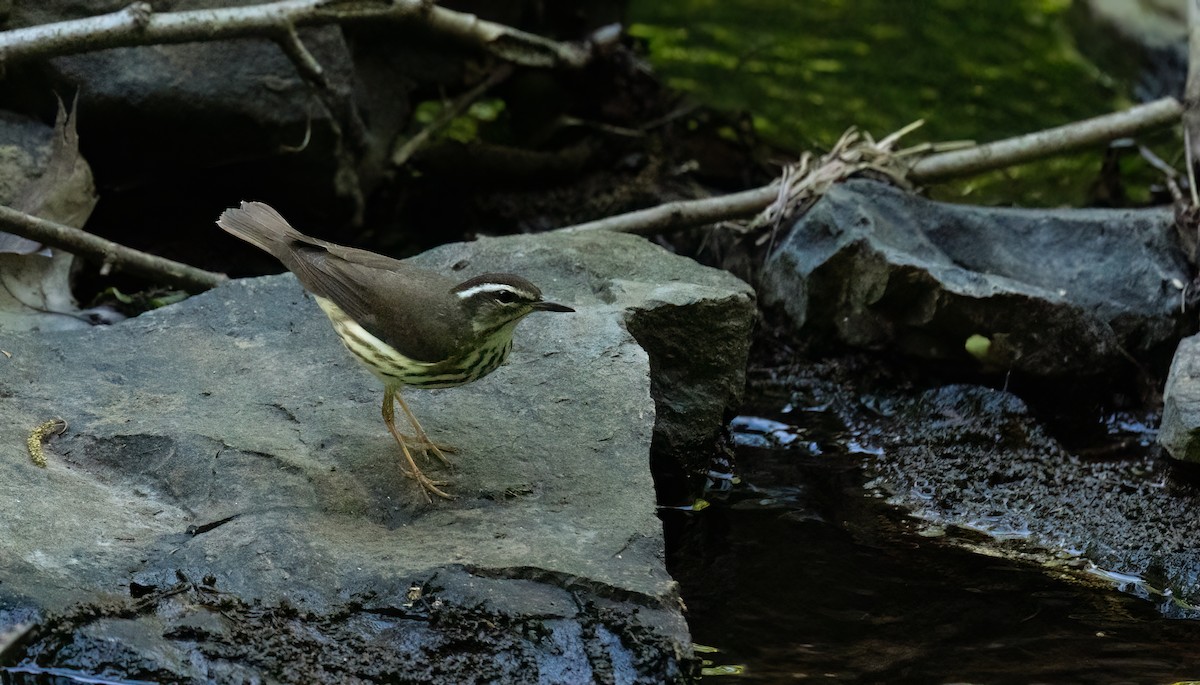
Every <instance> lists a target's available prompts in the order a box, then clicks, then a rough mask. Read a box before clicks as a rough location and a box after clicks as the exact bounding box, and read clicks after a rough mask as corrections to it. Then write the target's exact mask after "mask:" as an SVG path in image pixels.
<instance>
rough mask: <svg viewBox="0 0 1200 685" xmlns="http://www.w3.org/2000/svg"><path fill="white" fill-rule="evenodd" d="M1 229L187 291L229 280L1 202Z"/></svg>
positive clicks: (214, 285) (201, 288)
mask: <svg viewBox="0 0 1200 685" xmlns="http://www.w3.org/2000/svg"><path fill="white" fill-rule="evenodd" d="M0 231H7V232H9V233H15V234H16V235H19V236H21V237H23V238H28V239H30V240H36V241H37V242H39V243H43V244H45V245H49V246H50V247H55V248H58V249H61V250H66V251H67V252H72V253H74V254H77V255H80V256H83V257H88V258H90V259H93V260H95V261H97V262H100V263H102V264H104V265H106V266H108V265H111V267H112V268H115V269H119V270H122V271H128V272H129V273H133V274H137V275H140V276H143V277H145V278H149V279H152V280H155V281H158V282H161V283H166V284H168V285H173V286H177V287H181V288H185V289H188V290H208V289H209V288H214V287H216V286H217V285H219V284H221V283H222V282H224V281H226V280H228V279H227V278H226V277H225V276H224V275H223V274H218V273H213V272H211V271H205V270H203V269H197V268H195V267H192V266H188V265H187V264H180V263H179V262H174V261H171V260H170V259H164V258H162V257H156V256H154V255H152V254H147V253H145V252H140V251H138V250H134V249H131V248H128V247H125V246H123V245H118V244H117V243H114V242H112V241H111V240H105V239H104V238H101V237H99V236H95V235H92V234H91V233H87V232H84V231H81V230H79V229H77V228H72V227H70V226H64V225H63V224H60V223H56V222H54V221H49V220H46V219H41V218H38V217H36V216H32V215H30V214H26V213H24V212H19V211H17V210H15V209H13V208H11V207H6V206H4V205H0Z"/></svg>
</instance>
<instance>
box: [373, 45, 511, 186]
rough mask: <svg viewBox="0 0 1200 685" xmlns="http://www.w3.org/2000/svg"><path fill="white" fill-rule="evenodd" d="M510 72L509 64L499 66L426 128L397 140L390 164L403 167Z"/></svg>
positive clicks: (509, 74)
mask: <svg viewBox="0 0 1200 685" xmlns="http://www.w3.org/2000/svg"><path fill="white" fill-rule="evenodd" d="M512 72H513V70H512V65H511V64H502V65H500V67H498V68H497V69H495V70H493V71H492V73H491V74H489V75H488V77H487V78H485V79H483V80H482V81H480V82H479V83H477V84H475V86H474V87H473V88H471V90H468V91H467V92H465V93H463V94H462V95H461V96H459V97H458V99H456V100H455V101H454V102H452V103H450V105H449V106H448V107H446V108H445V109H443V110H442V111H441V113H440V114H438V116H437V117H436V118H434V120H433V121H431V122H429V125H428V126H426V127H425V128H423V129H421V130H420V131H417V133H416V135H414V136H413V137H411V138H408V139H405V140H403V142H401V141H400V140H397V141H396V146H395V150H393V151H392V164H394V165H395V166H404V165H405V163H407V162H408V160H409V159H410V158H411V157H412V156H413V154H415V153H416V151H417V150H419V149H421V146H422V145H424V144H425V143H426V142H427V141H428V140H429V138H430V137H432V136H433V134H435V133H437V132H438V131H440V130H442V129H443V128H445V127H446V125H447V124H449V123H450V122H451V121H453V120H454V117H456V116H458V115H459V114H462V112H463V110H465V109H466V108H467V107H470V106H471V103H473V102H475V101H476V100H478V99H479V97H480V96H481V95H483V94H484V93H486V92H487V91H488V90H490V89H491V88H492V86H495V85H496V84H497V83H500V82H501V81H503V80H504V79H506V78H508V77H509V76H511V75H512Z"/></svg>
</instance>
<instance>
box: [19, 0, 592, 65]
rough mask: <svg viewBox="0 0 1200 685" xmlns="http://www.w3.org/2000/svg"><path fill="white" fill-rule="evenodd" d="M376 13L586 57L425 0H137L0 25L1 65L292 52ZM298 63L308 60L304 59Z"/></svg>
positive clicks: (524, 48)
mask: <svg viewBox="0 0 1200 685" xmlns="http://www.w3.org/2000/svg"><path fill="white" fill-rule="evenodd" d="M381 20H389V21H405V20H410V21H419V22H421V23H423V24H424V25H426V26H428V27H429V28H430V29H432V30H434V31H437V32H440V33H442V34H445V35H449V36H452V37H454V38H457V39H459V40H462V41H465V42H467V43H469V44H472V45H476V46H478V47H480V48H482V49H485V50H488V51H490V52H492V53H493V54H496V55H498V56H500V57H502V58H503V59H506V60H508V61H511V62H514V63H517V64H522V65H526V66H538V67H547V66H558V67H571V68H574V67H581V66H583V65H584V64H586V63H587V62H588V60H589V59H590V58H591V49H590V47H589V46H588V45H583V44H576V43H562V42H558V41H552V40H549V39H546V38H543V37H541V36H537V35H534V34H532V33H526V32H524V31H520V30H518V29H514V28H512V27H509V26H505V25H503V24H497V23H495V22H491V21H486V20H483V19H480V18H478V17H476V16H475V15H473V14H466V13H464V12H455V11H453V10H448V9H445V8H443V7H438V6H437V5H434V4H433V3H430V2H426V1H425V0H378V1H376V2H366V1H364V0H279V1H278V2H271V3H265V4H261V5H248V6H246V7H223V8H217V9H205V10H188V11H182V12H154V11H153V10H152V8H151V7H150V5H149V3H145V2H138V3H134V4H133V5H130V6H129V7H127V8H125V9H123V10H120V11H119V12H113V13H111V14H104V15H99V16H95V17H87V18H84V19H74V20H70V21H61V22H57V23H53V24H44V25H41V26H30V27H27V28H20V29H13V30H11V31H4V32H0V64H4V63H8V62H12V61H16V60H22V59H31V58H35V57H53V56H57V55H69V54H77V53H81V52H89V51H92V50H104V49H108V48H118V47H131V46H137V45H161V44H169V43H192V42H199V41H209V40H218V39H226V38H244V37H252V36H262V37H268V38H272V39H274V40H277V41H279V42H280V43H281V44H282V45H284V49H286V50H288V51H289V55H292V56H293V58H294V59H295V58H296V55H302V54H303V53H306V52H307V51H303V48H302V47H301V48H300V50H301V51H303V52H301V51H296V46H297V44H298V43H297V41H294V40H292V39H291V37H292V36H294V34H295V29H296V28H297V27H301V26H314V25H321V24H334V23H353V22H374V21H381ZM293 51H296V53H295V55H293ZM310 57H311V56H310ZM301 63H308V66H309V67H312V66H314V65H315V62H309V61H308V60H304V59H303V58H301ZM302 68H303V67H302ZM317 69H318V71H319V67H317ZM306 75H310V76H311V72H310V73H308V74H306Z"/></svg>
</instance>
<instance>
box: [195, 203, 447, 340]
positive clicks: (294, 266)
mask: <svg viewBox="0 0 1200 685" xmlns="http://www.w3.org/2000/svg"><path fill="white" fill-rule="evenodd" d="M217 224H218V225H219V226H220V227H221V228H223V229H225V230H226V231H228V232H230V233H232V234H234V235H236V236H238V237H239V238H242V239H243V240H246V241H247V242H249V243H251V244H253V245H255V246H257V247H259V248H261V249H263V250H265V251H267V252H269V253H271V254H272V255H274V256H275V257H276V258H277V259H279V261H281V262H283V265H284V266H286V267H287V268H288V270H289V271H291V272H292V273H294V274H296V278H297V279H299V281H300V283H301V285H303V286H304V287H305V288H306V289H308V290H309V291H310V292H312V293H314V294H317V295H320V296H321V297H324V298H327V299H329V300H332V301H333V302H334V303H335V304H336V305H337V306H338V307H340V308H341V309H342V310H343V311H345V312H346V313H347V314H349V315H350V317H351V318H353V319H354V320H355V321H356V322H357V323H358V324H359V325H360V326H362V327H363V328H365V329H366V330H367V331H369V332H370V333H371V334H372V335H374V336H375V337H377V338H379V339H380V340H382V341H384V342H386V343H387V344H389V345H391V346H392V347H394V348H396V350H397V351H399V352H400V353H401V354H403V355H405V356H407V357H410V358H412V359H416V360H418V361H428V362H436V361H441V360H443V359H447V358H449V357H451V356H454V355H455V354H456V353H458V352H459V351H460V350H461V349H462V347H463V346H464V345H466V343H467V337H468V336H469V335H470V332H471V327H470V322H469V321H468V320H467V319H466V315H465V313H464V312H463V309H462V306H461V305H460V304H459V302H458V298H457V297H455V296H454V295H453V293H451V290H452V289H453V288H454V286H455V284H456V283H455V281H454V280H453V279H450V278H447V277H445V276H442V275H441V274H438V273H435V272H433V271H429V270H427V269H421V268H419V267H415V266H411V265H409V264H405V263H404V262H401V261H400V260H397V259H392V258H391V257H385V256H384V255H381V254H376V253H374V252H368V251H366V250H359V249H355V248H352V247H345V246H342V245H337V244H335V243H330V242H326V241H324V240H319V239H317V238H312V237H310V236H306V235H304V234H303V233H301V232H299V231H297V230H296V229H295V228H292V226H291V225H290V224H288V222H287V221H286V220H285V219H284V218H283V217H282V216H280V214H279V213H278V212H276V211H275V210H274V209H272V208H271V207H270V206H268V205H265V204H263V203H261V202H243V203H242V206H241V207H240V208H236V209H229V210H226V211H225V213H224V214H222V215H221V218H220V219H218V220H217Z"/></svg>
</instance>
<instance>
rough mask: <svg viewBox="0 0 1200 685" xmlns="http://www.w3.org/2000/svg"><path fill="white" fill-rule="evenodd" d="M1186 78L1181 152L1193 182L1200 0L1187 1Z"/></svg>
mask: <svg viewBox="0 0 1200 685" xmlns="http://www.w3.org/2000/svg"><path fill="white" fill-rule="evenodd" d="M1187 5H1188V75H1187V82H1186V83H1185V84H1184V88H1183V102H1184V111H1183V133H1184V140H1185V141H1186V143H1185V147H1184V150H1185V151H1186V153H1187V154H1186V158H1187V160H1188V178H1189V179H1195V175H1196V173H1195V172H1196V167H1195V165H1196V164H1197V163H1200V0H1188V4H1187ZM1191 190H1192V205H1193V206H1196V205H1197V190H1196V185H1195V184H1194V183H1193V184H1192V187H1191Z"/></svg>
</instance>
